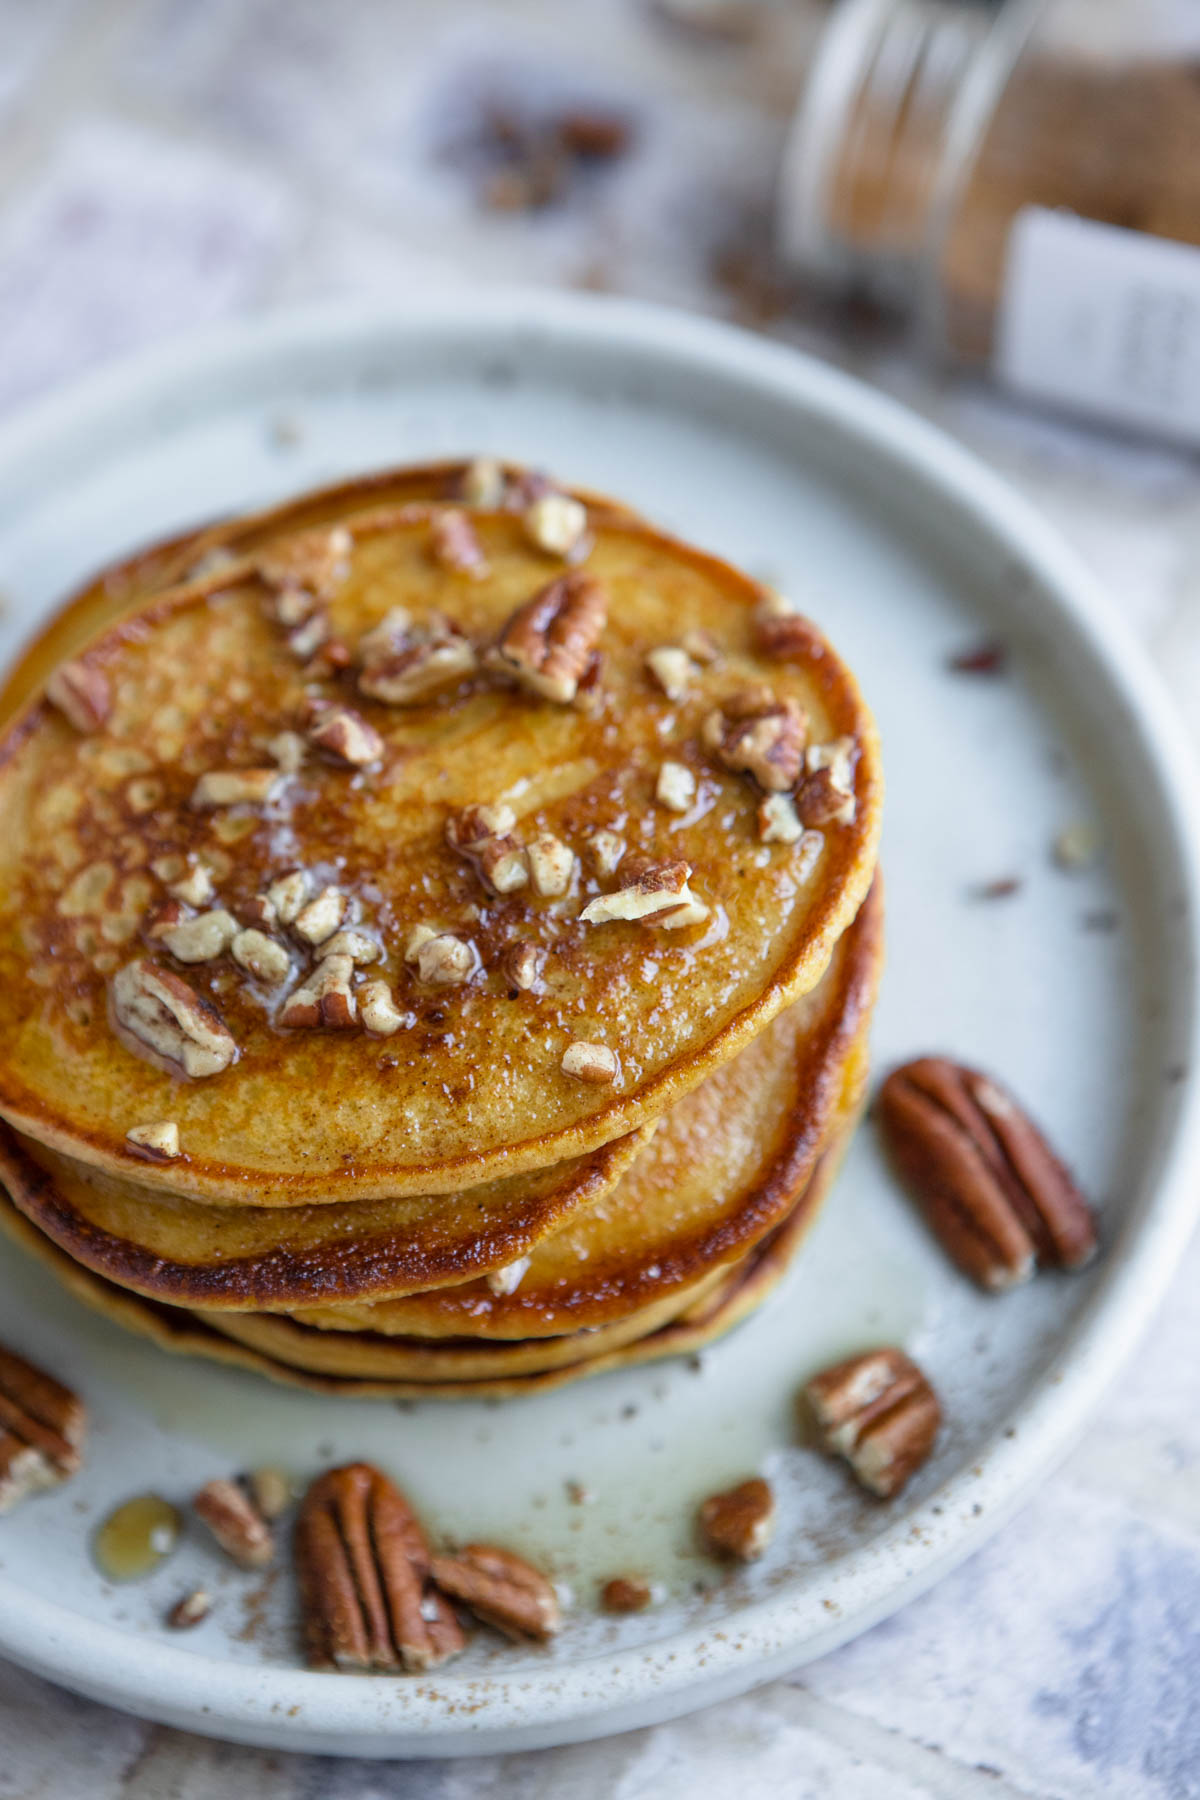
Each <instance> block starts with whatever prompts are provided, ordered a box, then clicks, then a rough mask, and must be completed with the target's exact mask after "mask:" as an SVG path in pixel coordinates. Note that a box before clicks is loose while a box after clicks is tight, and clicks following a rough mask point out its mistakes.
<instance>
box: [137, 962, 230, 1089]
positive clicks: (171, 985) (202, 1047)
mask: <svg viewBox="0 0 1200 1800" xmlns="http://www.w3.org/2000/svg"><path fill="white" fill-rule="evenodd" d="M110 992H111V997H112V1009H113V1017H114V1018H115V1020H116V1022H117V1024H118V1025H120V1026H122V1027H123V1028H124V1029H125V1030H126V1031H127V1032H128V1033H129V1034H130V1036H131V1037H135V1038H137V1039H138V1041H139V1043H142V1044H145V1045H146V1047H147V1048H148V1049H150V1050H153V1051H154V1052H155V1053H156V1054H157V1055H159V1056H161V1057H163V1058H165V1060H166V1061H167V1062H173V1063H178V1065H179V1067H180V1068H181V1069H182V1070H183V1072H184V1074H185V1075H192V1076H195V1077H200V1076H204V1075H219V1074H220V1073H221V1071H222V1069H227V1068H228V1067H229V1065H230V1063H232V1062H234V1061H236V1059H237V1053H238V1048H237V1044H236V1042H235V1041H234V1037H233V1033H232V1032H231V1031H230V1030H229V1029H228V1027H227V1026H226V1025H225V1023H224V1021H223V1020H222V1018H221V1016H220V1014H219V1013H218V1012H217V1010H216V1008H215V1007H214V1006H212V1005H210V1003H209V1002H208V1001H207V1000H202V999H201V997H200V995H199V994H197V993H196V992H195V990H194V989H193V988H190V987H189V986H188V984H187V982H186V981H181V980H180V978H179V976H178V975H172V974H171V972H170V970H169V969H162V968H159V966H158V965H157V963H152V962H149V961H147V960H146V959H145V958H142V959H141V960H140V961H138V962H132V963H127V964H126V965H125V967H124V968H123V969H118V970H117V973H116V974H115V975H114V976H113V978H112V984H111V989H110Z"/></svg>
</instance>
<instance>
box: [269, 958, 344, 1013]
mask: <svg viewBox="0 0 1200 1800" xmlns="http://www.w3.org/2000/svg"><path fill="white" fill-rule="evenodd" d="M353 977H354V964H353V963H352V962H351V960H350V958H349V957H348V956H327V957H326V958H325V961H324V962H320V963H318V964H317V966H316V968H315V969H314V970H313V971H312V973H311V974H310V975H308V976H306V977H305V979H304V981H303V982H302V983H301V985H300V986H299V987H298V988H294V989H293V990H292V992H291V993H290V994H289V995H288V997H287V999H286V1000H285V1001H284V1003H283V1007H282V1009H281V1011H280V1014H279V1023H280V1024H281V1025H287V1026H290V1027H292V1028H293V1029H298V1030H310V1031H311V1030H313V1029H314V1028H315V1027H317V1026H324V1027H325V1028H326V1029H327V1030H330V1031H348V1030H350V1029H351V1027H352V1026H354V1025H355V1024H356V1023H357V1020H358V1005H357V1002H356V1000H355V997H354V993H353V991H352V989H351V986H350V983H351V981H352V979H353Z"/></svg>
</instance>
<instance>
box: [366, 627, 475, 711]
mask: <svg viewBox="0 0 1200 1800" xmlns="http://www.w3.org/2000/svg"><path fill="white" fill-rule="evenodd" d="M358 659H359V663H360V665H361V666H360V670H359V676H358V685H359V688H360V690H361V692H362V693H364V694H366V695H367V696H368V697H369V698H370V699H372V700H381V701H383V703H384V705H386V706H416V705H419V704H420V703H421V702H422V701H424V700H428V699H429V698H430V696H431V695H432V694H436V693H439V692H440V691H441V689H442V688H445V687H450V686H451V685H453V683H454V682H457V681H461V680H463V678H464V677H465V676H467V675H473V674H474V672H475V670H476V669H477V668H478V666H479V660H478V658H477V656H476V654H475V646H474V645H473V644H472V643H471V641H470V639H469V638H467V637H465V636H464V635H463V633H462V632H461V631H459V630H458V628H457V626H455V625H452V624H451V622H450V621H449V619H445V618H442V617H441V616H440V615H434V616H432V617H431V618H430V619H429V620H428V621H427V622H426V624H425V625H423V626H416V625H414V624H413V622H412V620H411V618H410V617H409V615H408V614H407V613H406V612H405V611H404V609H403V608H402V607H393V608H392V610H391V611H390V612H389V613H387V614H385V616H384V617H383V618H382V619H381V620H380V622H379V624H378V625H376V626H374V627H373V628H372V630H370V631H368V632H366V633H365V634H364V636H363V637H362V638H360V640H359V645H358Z"/></svg>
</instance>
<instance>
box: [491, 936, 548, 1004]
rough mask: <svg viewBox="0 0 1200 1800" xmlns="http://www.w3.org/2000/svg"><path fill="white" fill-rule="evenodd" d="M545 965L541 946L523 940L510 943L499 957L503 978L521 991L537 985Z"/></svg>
mask: <svg viewBox="0 0 1200 1800" xmlns="http://www.w3.org/2000/svg"><path fill="white" fill-rule="evenodd" d="M545 966H546V952H545V951H544V950H543V949H542V948H541V946H540V945H538V944H528V943H525V942H524V941H521V942H518V943H515V944H510V945H509V946H508V948H507V950H506V951H505V952H504V955H503V958H502V959H501V968H502V970H503V973H504V976H505V979H506V980H507V981H509V982H511V983H512V985H513V987H515V988H520V989H521V991H522V992H523V993H527V992H528V991H529V989H530V988H534V987H536V986H537V984H538V982H539V980H540V979H541V974H542V970H543V969H544V968H545Z"/></svg>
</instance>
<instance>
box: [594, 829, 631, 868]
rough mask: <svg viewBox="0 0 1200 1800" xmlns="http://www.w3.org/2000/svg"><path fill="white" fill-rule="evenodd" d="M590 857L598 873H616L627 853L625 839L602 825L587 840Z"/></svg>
mask: <svg viewBox="0 0 1200 1800" xmlns="http://www.w3.org/2000/svg"><path fill="white" fill-rule="evenodd" d="M587 849H588V859H589V861H590V862H591V865H592V867H593V869H595V871H596V873H597V875H615V874H616V872H617V870H618V868H619V867H620V863H621V858H622V857H623V856H624V854H625V839H624V838H623V837H620V836H618V834H617V833H616V832H615V831H609V830H607V828H605V827H601V829H600V830H599V831H593V832H592V835H591V836H590V837H589V838H588V840H587Z"/></svg>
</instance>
